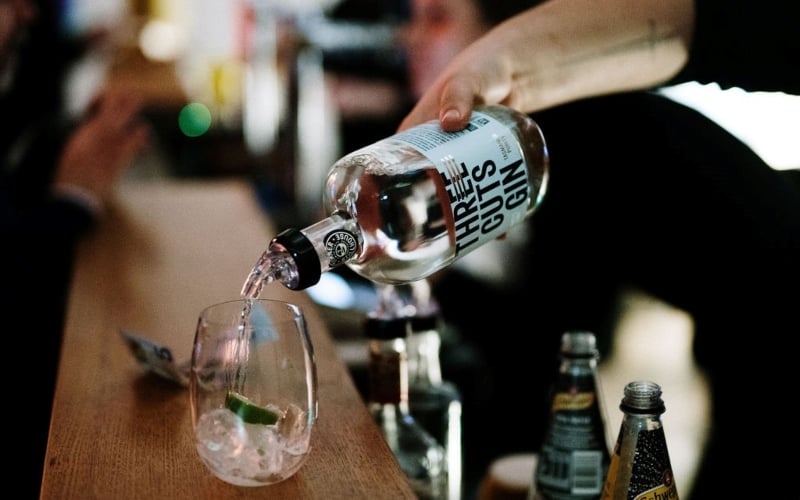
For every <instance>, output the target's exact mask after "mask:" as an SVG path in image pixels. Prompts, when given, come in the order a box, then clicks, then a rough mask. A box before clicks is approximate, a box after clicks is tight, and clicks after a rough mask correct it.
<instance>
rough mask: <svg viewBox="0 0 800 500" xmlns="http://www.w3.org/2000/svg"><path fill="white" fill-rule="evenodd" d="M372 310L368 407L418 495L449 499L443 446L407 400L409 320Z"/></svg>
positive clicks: (368, 324)
mask: <svg viewBox="0 0 800 500" xmlns="http://www.w3.org/2000/svg"><path fill="white" fill-rule="evenodd" d="M392 316H393V317H382V316H380V315H379V314H374V311H373V312H371V313H370V314H369V315H368V316H367V319H366V321H365V324H364V333H365V335H366V337H367V339H368V348H369V358H368V363H367V366H368V382H369V390H368V397H367V407H368V409H369V412H370V414H371V415H372V418H373V419H374V421H375V423H376V424H377V425H378V428H379V429H380V430H381V433H382V434H383V437H384V439H385V440H386V443H387V444H388V445H389V448H391V450H392V452H393V453H394V456H395V458H396V459H397V462H398V463H399V464H400V468H401V469H402V471H403V472H404V473H405V475H406V478H407V479H408V481H409V483H410V485H411V488H412V489H413V490H414V492H415V493H416V494H417V496H418V497H419V498H420V499H423V500H427V499H446V498H448V497H447V492H448V486H447V457H446V455H445V450H444V448H443V447H442V446H441V445H440V444H439V443H438V442H437V441H436V439H435V438H434V437H433V436H432V435H431V434H430V433H429V432H428V431H426V430H425V429H424V428H423V427H422V426H421V425H420V424H419V423H418V422H417V421H416V420H415V419H414V417H413V416H412V415H411V412H410V409H409V402H408V352H407V344H406V338H407V336H408V334H409V328H410V323H409V321H408V319H407V318H405V317H396V316H394V313H393V314H392Z"/></svg>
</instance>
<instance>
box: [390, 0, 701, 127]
mask: <svg viewBox="0 0 800 500" xmlns="http://www.w3.org/2000/svg"><path fill="white" fill-rule="evenodd" d="M693 27H694V1H693V0H549V1H547V2H544V3H542V4H540V5H538V6H536V7H534V8H532V9H530V10H527V11H525V12H523V13H521V14H519V15H517V16H515V17H512V18H510V19H508V20H507V21H505V22H503V23H502V24H499V25H497V26H495V27H494V28H493V29H492V30H491V31H489V32H488V33H487V34H486V35H484V36H483V37H482V38H480V39H479V40H477V41H475V42H474V43H473V44H471V45H470V46H468V47H467V48H466V49H465V50H464V51H462V52H461V53H460V54H459V55H458V56H457V57H456V58H455V59H454V60H453V61H452V62H451V63H450V64H449V65H448V66H447V68H445V70H444V72H443V73H442V75H441V76H440V77H439V78H438V79H437V80H436V82H435V83H434V84H433V86H432V87H431V88H430V89H429V90H428V91H427V92H426V93H425V94H424V95H423V96H422V98H420V100H419V101H418V103H417V105H416V106H415V107H414V109H413V110H412V111H411V112H410V113H409V115H408V116H407V117H406V118H405V119H404V120H403V122H402V124H401V125H400V129H405V128H408V127H410V126H413V125H416V124H418V123H421V122H424V121H428V120H432V119H436V118H438V119H439V120H440V122H441V125H442V127H443V128H444V129H445V130H459V129H461V128H463V127H464V126H465V125H466V122H467V120H468V119H469V115H470V113H471V111H472V108H473V106H474V105H475V104H481V103H485V104H492V103H501V104H505V105H508V106H511V107H513V108H516V109H519V110H521V111H525V112H534V111H536V110H540V109H544V108H548V107H551V106H555V105H557V104H562V103H565V102H569V101H572V100H576V99H580V98H584V97H591V96H596V95H601V94H607V93H613V92H619V91H626V90H634V89H643V88H648V87H651V86H655V85H657V84H659V83H662V82H664V81H666V80H667V79H669V78H670V77H671V76H673V75H675V74H676V73H677V72H678V71H679V70H680V69H681V68H682V67H683V66H684V65H685V64H686V61H687V60H688V50H689V45H690V40H691V34H692V30H693Z"/></svg>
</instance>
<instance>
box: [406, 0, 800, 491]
mask: <svg viewBox="0 0 800 500" xmlns="http://www.w3.org/2000/svg"><path fill="white" fill-rule="evenodd" d="M455 3H459V2H456V1H455V0H454V1H453V2H444V1H440V2H437V1H435V0H429V1H426V0H417V1H416V2H415V4H414V5H415V6H420V7H426V8H427V9H429V10H430V11H431V12H434V13H437V14H438V15H439V16H440V17H439V18H438V21H437V23H438V24H436V23H434V27H436V26H438V28H439V32H441V33H444V32H445V31H444V30H445V24H444V23H443V21H442V20H443V19H446V17H445V16H444V15H443V13H444V12H446V9H445V7H444V5H445V4H448V5H454V4H455ZM464 3H465V4H466V3H469V2H466V0H465V1H464ZM501 3H502V2H501ZM501 3H497V2H495V3H494V4H493V5H490V6H487V7H480V6H481V5H484V4H488V2H483V1H480V2H477V1H476V4H475V5H476V6H477V8H470V7H463V8H461V10H459V11H458V13H459V14H463V15H466V14H467V13H468V12H470V11H477V12H479V13H480V14H481V15H483V16H486V15H487V13H491V12H492V9H493V8H495V7H497V6H498V5H500V4H501ZM434 7H435V8H434ZM413 12H414V15H418V14H419V13H420V12H423V11H422V10H418V9H414V10H413ZM433 19H434V20H436V19H437V18H436V16H434V17H433ZM798 19H800V3H798V2H796V1H794V0H774V1H771V2H767V3H766V4H764V3H759V2H755V1H748V0H736V1H734V2H731V1H729V0H696V1H693V0H672V1H663V0H609V1H606V2H596V1H591V0H548V1H544V2H538V3H537V2H534V3H532V4H530V5H529V7H528V8H527V9H526V10H524V11H521V12H520V13H518V14H516V15H513V16H512V17H510V18H508V19H506V20H502V21H501V22H499V24H496V25H494V26H492V25H491V24H490V23H484V26H486V27H487V29H488V31H487V32H485V33H483V34H479V33H480V24H479V23H478V24H475V23H476V21H475V20H474V19H473V20H472V21H470V26H477V27H478V29H472V28H470V29H469V31H467V30H464V31H460V32H458V33H457V35H458V36H462V35H464V34H465V33H467V32H469V33H473V34H479V36H478V37H477V39H475V40H473V41H470V40H469V38H470V37H466V38H463V39H461V41H460V42H458V43H456V45H454V46H453V48H452V52H451V55H449V56H447V57H446V58H444V59H442V61H446V62H447V64H446V67H445V68H443V69H442V68H437V71H438V70H440V69H441V71H440V72H439V73H438V74H437V75H436V76H435V77H432V78H429V79H426V80H423V79H420V82H421V86H420V92H419V99H418V101H417V103H416V105H415V107H414V109H413V110H411V112H410V113H409V114H408V115H407V116H406V117H405V119H404V120H403V121H402V123H401V124H400V126H399V129H400V130H402V129H405V128H408V127H410V126H413V125H416V124H418V123H421V122H424V121H428V120H432V119H438V120H439V122H440V124H441V126H442V127H443V129H445V130H459V129H461V128H462V127H464V126H465V124H466V122H467V119H468V118H469V116H470V113H471V111H472V109H473V108H474V107H475V106H476V105H479V104H484V103H486V104H492V103H501V104H505V105H508V106H511V107H514V108H517V109H519V110H521V111H524V112H526V113H529V114H531V116H532V117H533V118H534V119H535V120H536V121H537V123H538V124H539V125H540V126H541V128H542V130H543V132H544V135H545V138H546V140H547V144H548V149H549V152H550V159H551V178H550V184H549V191H548V193H547V195H546V196H545V200H544V202H543V204H542V206H541V207H540V209H539V210H538V211H537V212H536V213H535V214H534V215H533V216H532V217H531V218H530V219H529V227H528V229H529V231H530V235H531V237H530V239H529V242H528V244H527V246H526V247H525V248H524V250H523V251H524V252H525V256H526V259H525V261H526V265H525V266H524V267H523V268H521V269H515V270H514V271H515V272H516V273H517V274H518V275H519V276H521V277H522V279H520V280H517V281H518V282H519V284H515V285H508V286H499V287H498V288H497V289H491V287H490V286H487V285H486V283H483V282H480V281H478V280H475V279H472V278H470V277H468V276H465V275H464V274H463V273H457V272H456V273H454V272H446V273H443V274H442V275H440V276H437V280H436V281H435V282H434V283H435V288H434V293H435V294H436V296H437V298H438V299H439V301H440V303H441V306H442V309H443V312H444V314H445V317H447V318H448V320H449V321H454V322H456V323H457V326H458V328H459V329H460V330H461V332H462V334H464V335H465V336H467V337H468V338H470V340H472V341H475V342H478V343H480V345H481V346H482V349H483V352H484V354H485V356H486V358H487V360H488V362H489V365H490V367H491V376H492V378H493V387H494V392H493V396H492V405H491V406H492V407H494V409H495V411H493V412H489V413H485V414H484V415H483V418H484V422H483V425H484V428H485V429H486V432H485V434H486V437H485V438H484V443H483V444H484V448H485V452H486V454H487V455H490V456H499V455H502V454H507V453H511V452H515V451H523V452H530V451H531V450H537V449H538V448H539V446H540V444H541V437H542V434H543V426H544V422H545V413H544V411H545V410H546V408H545V406H544V405H545V401H546V392H547V388H548V387H549V386H550V383H551V382H552V378H553V376H554V375H555V373H556V372H557V361H556V359H555V353H557V350H558V339H559V337H560V335H561V334H562V333H563V332H564V331H567V330H572V329H585V330H590V331H594V332H595V333H597V334H598V337H599V338H600V339H601V341H603V342H604V343H603V344H601V347H602V348H603V349H602V350H603V352H605V353H607V352H608V351H609V347H608V346H609V342H610V338H611V333H612V331H613V327H614V321H615V319H616V317H617V305H618V303H617V301H618V299H619V297H620V294H621V293H622V292H624V291H625V290H628V289H631V288H633V289H638V290H641V291H644V292H646V293H649V294H651V295H652V296H654V297H657V298H659V299H661V300H663V301H665V302H667V303H669V304H672V305H674V306H675V307H678V308H680V309H682V310H684V311H686V312H688V313H689V314H690V315H691V317H692V319H693V323H694V328H695V332H694V336H693V339H694V355H695V358H696V361H697V362H698V364H699V365H700V366H701V367H702V369H703V370H704V371H705V373H706V375H707V377H708V380H709V382H710V384H711V385H710V388H711V398H712V400H711V403H712V415H711V419H712V420H711V429H710V437H709V441H708V444H707V445H706V448H705V450H704V452H703V455H702V457H701V463H700V470H699V471H698V472H697V476H696V479H695V483H694V486H693V488H692V494H691V498H692V499H705V498H714V497H716V496H718V495H719V494H720V492H722V491H733V490H735V491H738V492H740V493H744V494H745V496H750V497H754V498H768V497H779V496H781V495H782V494H784V492H785V491H786V489H787V488H791V484H790V483H791V481H790V480H788V478H791V477H792V474H793V471H794V465H793V462H792V460H789V459H785V458H781V457H777V456H775V457H773V456H771V455H769V454H765V453H764V449H765V445H766V444H767V442H769V441H772V440H773V439H776V440H778V441H779V442H780V446H782V447H785V448H786V449H787V450H791V449H793V448H795V447H796V446H797V445H798V439H797V437H796V433H794V432H793V431H792V429H791V424H790V420H791V418H790V417H788V415H786V414H785V413H784V411H785V409H786V407H785V406H784V405H783V404H782V403H783V402H784V401H787V397H788V398H791V393H792V390H791V385H792V384H791V382H790V381H792V380H794V379H796V378H797V371H796V369H795V368H794V366H795V364H796V359H795V358H796V356H795V355H794V353H793V352H792V350H791V349H788V348H787V347H786V343H787V342H789V341H790V337H791V335H793V334H794V333H795V332H798V331H800V314H798V313H797V305H798V304H800V287H798V283H800V169H793V170H785V171H778V170H775V169H772V168H771V167H770V166H769V165H767V164H766V163H765V162H764V161H763V160H762V158H761V157H759V156H758V155H757V154H756V153H755V152H754V151H753V150H752V149H750V148H749V147H748V146H747V145H745V144H744V143H742V142H741V141H740V140H738V139H737V138H736V137H734V136H733V135H731V134H730V133H729V132H728V131H726V130H725V129H723V128H722V127H720V126H719V125H718V124H716V123H715V122H713V121H712V120H710V119H709V118H707V117H706V116H704V115H702V114H701V113H699V112H697V111H696V110H693V109H690V108H688V107H685V106H684V105H682V104H679V103H676V102H674V101H672V100H670V99H668V98H666V97H664V96H663V95H661V94H659V93H658V92H656V91H657V90H658V89H659V87H662V86H667V85H673V84H677V83H683V82H688V81H697V82H700V83H716V84H718V85H720V87H722V88H730V87H740V88H742V89H745V90H748V91H782V92H786V93H789V94H795V95H800V80H798V79H797V78H796V76H795V75H796V74H797V70H798V69H800V68H798V64H800V37H798V36H797V21H798ZM455 31H458V30H455ZM434 32H435V31H434ZM450 40H457V37H453V38H450ZM464 42H466V43H467V44H468V45H466V46H465V48H463V50H460V49H459V48H458V47H459V45H463V44H464ZM422 46H424V44H423V45H422ZM451 56H452V57H451ZM432 60H433V59H431V61H432ZM431 64H433V63H431ZM413 67H414V66H413V65H412V68H413ZM419 67H420V68H423V69H424V65H420V66H419ZM798 167H799V168H800V166H798ZM520 301H522V302H523V303H524V304H525V305H524V307H519V308H517V307H515V306H514V304H519V303H520ZM485 310H494V311H502V312H503V314H502V316H503V317H504V318H505V323H504V324H502V325H498V324H497V317H498V315H497V314H491V315H487V314H483V315H482V314H480V313H475V314H469V313H467V312H465V311H485ZM488 332H491V334H488ZM530 342H533V344H534V346H535V347H534V348H532V349H531V348H528V347H525V346H530V345H531V344H530ZM643 377H647V374H643ZM787 384H788V385H787ZM673 397H679V395H673ZM528 401H532V402H534V406H536V404H537V403H541V408H542V410H543V411H533V412H527V411H526V412H521V411H520V408H522V407H524V406H523V405H524V404H525V402H528ZM667 405H668V407H669V402H668V401H667ZM465 414H466V410H465ZM465 432H466V431H465ZM774 444H777V443H774ZM731 450H735V452H731Z"/></svg>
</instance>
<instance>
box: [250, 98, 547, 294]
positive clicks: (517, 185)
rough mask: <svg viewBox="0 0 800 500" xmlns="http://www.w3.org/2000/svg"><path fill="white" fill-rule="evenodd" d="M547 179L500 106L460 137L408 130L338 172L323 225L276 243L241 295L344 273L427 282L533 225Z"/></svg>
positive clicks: (536, 143)
mask: <svg viewBox="0 0 800 500" xmlns="http://www.w3.org/2000/svg"><path fill="white" fill-rule="evenodd" d="M548 173H549V156H548V151H547V147H546V145H545V142H544V137H543V135H542V132H541V130H540V129H539V126H538V125H537V124H536V122H534V121H533V120H532V119H531V118H530V117H529V116H528V115H526V114H524V113H520V112H518V111H515V110H513V109H511V108H508V107H505V106H499V105H493V106H482V107H477V108H475V110H474V111H473V112H472V115H471V118H470V121H469V124H468V125H467V127H466V128H464V129H463V130H460V131H458V132H444V131H442V129H441V127H440V126H439V123H438V122H437V121H435V120H434V121H431V122H428V123H424V124H421V125H418V126H416V127H412V128H409V129H407V130H404V131H402V132H399V133H397V134H395V135H392V136H390V137H388V138H385V139H382V140H380V141H378V142H376V143H373V144H371V145H369V146H366V147H364V148H362V149H359V150H357V151H354V152H352V153H350V154H348V155H346V156H344V157H342V158H341V159H340V160H338V161H337V162H336V163H334V164H333V166H332V167H331V169H330V171H329V173H328V177H327V181H326V183H325V185H326V188H325V191H324V193H323V204H324V207H325V210H326V212H327V213H328V216H327V217H325V218H324V219H322V220H319V221H318V222H315V223H314V224H312V225H310V226H307V227H306V228H304V229H300V230H298V229H287V230H284V231H283V232H281V233H279V234H278V235H277V236H276V237H275V238H274V239H273V240H272V241H271V242H270V243H269V245H268V247H267V249H266V250H265V251H264V253H263V254H262V255H261V257H260V258H259V259H258V261H257V262H256V264H255V266H254V267H253V269H252V270H251V272H250V274H249V275H248V277H247V280H246V281H245V284H244V286H243V287H242V295H243V296H245V297H248V298H255V297H258V296H259V295H260V293H261V290H262V288H263V286H264V285H265V284H267V283H270V282H272V281H277V282H280V283H282V284H283V285H284V286H286V287H287V288H290V289H292V290H302V289H305V288H308V287H310V286H312V285H314V284H316V283H317V282H318V281H319V278H320V276H321V273H324V272H327V271H330V270H331V269H334V268H336V267H338V266H340V265H345V264H346V265H348V266H349V267H350V268H351V269H353V270H354V271H355V272H356V273H358V274H359V275H361V276H363V277H365V278H367V279H369V280H370V281H373V282H377V283H388V284H399V283H408V282H411V281H416V280H419V279H422V278H425V277H427V276H429V275H431V274H433V273H434V272H436V271H438V270H440V269H442V268H444V267H446V266H448V265H450V264H451V263H453V262H454V261H455V260H456V259H458V258H460V257H462V256H464V255H466V254H468V253H469V252H471V251H472V250H474V249H476V248H478V247H480V246H482V245H483V244H485V243H487V242H489V241H492V240H494V239H497V238H498V237H501V236H503V235H504V234H506V232H508V230H509V229H511V228H512V227H514V226H515V225H517V224H519V223H521V222H522V221H523V220H525V219H526V218H527V217H528V216H529V215H531V214H532V213H533V212H534V211H535V210H536V208H537V207H539V205H540V203H541V201H542V199H543V198H544V195H545V191H546V187H547V181H548Z"/></svg>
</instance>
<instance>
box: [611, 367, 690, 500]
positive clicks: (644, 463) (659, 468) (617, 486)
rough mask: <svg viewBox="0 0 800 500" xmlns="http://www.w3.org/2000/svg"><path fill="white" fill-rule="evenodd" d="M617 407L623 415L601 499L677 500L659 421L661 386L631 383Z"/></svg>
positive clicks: (662, 406) (651, 383) (644, 382)
mask: <svg viewBox="0 0 800 500" xmlns="http://www.w3.org/2000/svg"><path fill="white" fill-rule="evenodd" d="M619 407H620V409H621V410H622V411H623V413H624V415H623V417H622V425H621V426H620V430H619V436H618V437H617V441H616V444H615V445H614V453H613V454H612V455H611V465H610V467H609V469H608V475H607V477H606V481H605V486H604V487H603V497H602V498H603V500H678V490H677V487H676V486H675V478H674V477H673V475H672V464H671V463H670V460H669V452H668V451H667V440H666V437H665V435H664V426H663V425H662V422H661V415H662V414H663V413H664V411H665V407H664V401H663V400H662V399H661V387H660V386H659V385H658V384H656V383H655V382H650V381H636V382H631V383H629V384H628V385H626V386H625V396H624V397H623V398H622V403H620V405H619Z"/></svg>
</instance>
